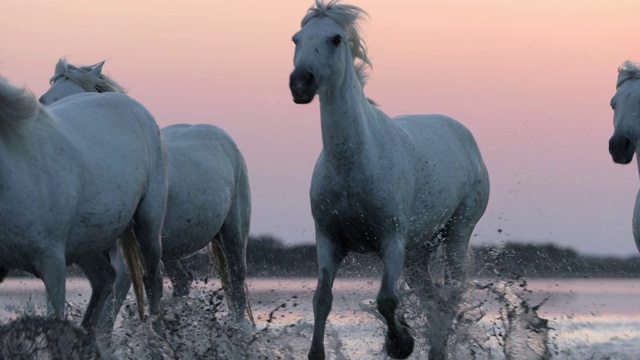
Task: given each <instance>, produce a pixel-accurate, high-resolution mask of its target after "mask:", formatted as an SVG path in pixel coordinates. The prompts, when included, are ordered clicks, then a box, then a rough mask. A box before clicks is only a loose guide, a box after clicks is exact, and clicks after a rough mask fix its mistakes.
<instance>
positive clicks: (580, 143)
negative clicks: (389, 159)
mask: <svg viewBox="0 0 640 360" xmlns="http://www.w3.org/2000/svg"><path fill="white" fill-rule="evenodd" d="M352 3H354V4H356V5H359V6H361V7H363V8H364V9H365V10H367V11H368V12H369V14H370V15H371V19H370V20H369V21H367V22H365V23H363V37H364V38H365V40H366V42H367V44H368V45H369V52H370V57H371V59H372V61H373V70H372V71H371V79H370V82H369V85H367V87H366V89H365V91H366V93H367V95H368V96H369V97H371V98H373V99H375V100H376V101H377V102H378V103H379V104H380V107H381V109H382V110H383V111H385V112H387V113H388V114H389V115H399V114H403V113H443V114H446V115H449V116H453V117H455V118H457V119H458V120H460V121H461V122H463V123H464V124H466V125H467V126H468V127H469V128H470V129H471V131H472V132H473V133H474V134H475V136H476V139H477V141H478V143H479V145H480V147H481V150H482V152H483V155H484V158H485V162H486V163H487V166H488V168H489V171H490V175H491V181H492V197H491V200H490V204H489V208H488V209H487V212H486V214H485V216H484V218H483V219H482V220H481V222H480V223H479V225H478V227H477V229H476V236H475V237H474V239H473V243H474V244H482V243H495V242H498V241H505V240H530V241H536V242H555V243H558V244H560V245H564V246H572V247H574V248H576V249H577V250H579V251H582V252H587V253H593V254H618V255H633V254H636V253H637V250H636V247H635V245H634V242H633V237H632V235H631V215H632V211H633V203H634V200H635V194H636V192H637V189H638V171H637V168H636V166H635V164H634V165H629V166H626V167H625V166H620V165H615V164H613V163H612V161H611V159H610V157H609V154H608V151H607V141H608V138H609V136H610V135H611V132H612V112H611V110H610V109H609V99H610V98H611V96H612V95H613V94H614V91H615V80H616V76H617V71H616V69H617V67H618V66H619V65H620V64H621V63H622V62H623V61H625V60H627V59H632V60H635V61H640V45H638V44H639V42H638V39H640V26H638V21H637V17H638V14H640V2H638V1H637V0H624V1H623V0H618V1H604V0H600V1H595V0H591V1H589V0H587V1H577V0H566V1H552V0H543V1H535V2H534V1H529V2H521V1H511V0H502V1H483V2H478V1H471V0H468V1H444V0H443V1H424V0H395V1H391V0H387V1H364V0H361V1H353V2H352ZM311 4H312V1H300V0H296V1H293V0H286V1H285V0H278V1H271V2H269V1H255V0H243V1H235V2H232V1H227V2H218V1H215V2H213V1H205V0H202V1H181V2H177V1H153V2H151V1H123V0H116V1H110V2H96V1H92V2H87V1H79V0H76V1H50V2H43V1H25V0H8V1H4V2H3V6H2V8H3V10H2V11H3V21H2V22H0V32H1V33H2V34H3V35H2V41H0V74H2V75H3V76H5V77H7V78H8V79H9V80H11V81H12V82H14V83H17V84H25V85H27V86H28V87H30V88H31V89H32V90H33V91H34V92H35V93H36V94H37V95H40V94H42V93H43V92H44V91H45V90H46V89H47V87H48V79H49V77H50V76H51V75H52V72H53V68H54V65H55V63H56V61H57V59H58V58H59V57H61V56H67V59H68V61H69V62H71V63H73V64H93V63H96V62H98V61H100V60H103V59H107V63H106V65H105V67H104V70H105V71H106V72H107V73H108V74H109V75H111V76H112V77H113V78H115V79H116V80H118V81H119V82H120V83H121V84H123V85H124V86H125V87H127V88H128V89H129V94H130V95H131V96H133V97H135V98H136V99H138V100H139V101H141V102H142V103H143V104H144V105H146V106H147V107H148V108H149V110H150V111H151V112H152V113H153V114H154V115H155V116H156V119H157V120H158V122H159V124H160V125H161V126H166V125H169V124H173V123H180V122H188V123H200V122H206V123H212V124H216V125H219V126H221V127H222V128H224V129H225V130H227V131H228V132H229V133H230V134H231V135H232V136H233V137H234V139H235V140H236V142H237V143H238V145H239V146H240V148H241V150H242V152H243V153H244V156H245V158H246V161H247V165H248V167H249V173H250V181H251V186H252V195H253V217H252V231H251V232H252V234H255V235H258V234H263V233H270V234H274V235H275V236H277V237H280V238H282V239H283V240H285V241H286V242H288V243H295V242H312V241H313V239H314V231H313V222H312V219H311V215H310V210H309V199H308V189H309V182H310V179H311V173H312V170H313V164H314V163H315V160H316V158H317V155H318V153H319V151H320V148H321V142H320V127H319V110H318V104H317V100H316V101H314V102H313V103H312V104H310V105H307V106H299V105H295V104H293V102H292V100H291V96H290V93H289V89H288V76H289V73H290V71H291V70H292V57H293V44H292V43H291V40H290V39H291V36H292V35H293V33H294V32H296V31H297V30H298V29H299V23H300V19H301V18H302V16H303V15H304V14H305V11H306V9H307V8H308V7H309V6H310V5H311ZM498 229H502V230H503V231H502V233H498V231H497V230H498Z"/></svg>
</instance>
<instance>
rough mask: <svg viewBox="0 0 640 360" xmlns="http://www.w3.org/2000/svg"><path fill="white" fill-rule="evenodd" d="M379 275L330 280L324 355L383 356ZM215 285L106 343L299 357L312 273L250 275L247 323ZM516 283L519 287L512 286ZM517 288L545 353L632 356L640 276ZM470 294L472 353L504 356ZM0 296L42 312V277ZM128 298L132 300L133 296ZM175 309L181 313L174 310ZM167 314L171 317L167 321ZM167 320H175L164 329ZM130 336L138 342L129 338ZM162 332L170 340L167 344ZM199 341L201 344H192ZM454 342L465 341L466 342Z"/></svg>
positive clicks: (122, 352) (126, 322) (11, 309)
mask: <svg viewBox="0 0 640 360" xmlns="http://www.w3.org/2000/svg"><path fill="white" fill-rule="evenodd" d="M378 284H379V280H378V279H337V280H336V283H335V285H334V302H333V310H332V312H331V314H330V315H329V322H328V325H327V337H326V340H325V344H326V346H327V351H328V358H329V359H386V358H387V357H386V356H385V354H384V353H383V351H382V346H383V341H384V325H383V322H382V321H381V320H380V317H379V316H378V315H377V314H376V312H375V303H374V300H373V299H375V296H376V292H377V288H378ZM219 288H220V284H219V283H218V282H216V281H213V282H208V283H207V284H205V283H204V282H202V281H200V282H196V283H194V285H193V289H192V295H191V296H190V298H189V299H187V300H179V299H172V298H171V297H170V289H169V287H168V286H165V297H164V298H163V305H164V308H165V309H167V314H166V317H165V320H163V321H164V322H162V324H163V325H162V327H163V329H162V330H156V331H162V332H163V335H166V336H165V340H158V339H155V338H153V337H149V334H153V330H151V326H150V324H149V323H151V321H147V322H145V323H141V322H140V321H139V320H138V319H137V318H135V316H133V314H128V315H127V312H126V310H123V311H122V312H121V316H120V319H119V322H118V325H117V328H116V332H115V334H114V341H113V347H112V349H111V350H112V352H113V353H115V354H116V355H117V358H119V359H120V358H122V359H127V358H135V359H144V358H154V357H153V356H151V355H149V354H148V353H146V352H145V351H143V350H140V351H138V352H137V353H135V352H133V351H132V350H131V349H132V348H133V347H135V346H141V347H143V348H144V347H145V346H146V347H148V344H149V343H150V342H153V341H160V343H155V344H156V347H158V348H159V347H161V346H162V344H161V342H162V341H164V342H165V345H166V346H167V347H168V348H170V349H168V350H167V354H168V355H167V356H166V357H164V358H167V359H169V358H185V357H182V356H179V355H180V354H179V353H180V352H181V351H182V352H187V350H184V349H188V350H189V351H190V352H189V354H190V355H189V357H188V358H230V356H235V355H239V357H238V358H248V359H254V358H255V359H258V358H264V359H277V358H283V359H302V358H306V353H307V351H308V347H309V344H310V337H311V333H312V307H311V298H312V296H313V291H314V289H315V280H314V279H250V280H249V291H250V299H251V304H252V308H253V314H254V317H255V319H256V325H255V327H251V326H250V325H242V326H241V325H232V324H230V323H227V322H226V317H225V315H226V307H225V305H224V301H222V299H221V297H220V296H217V297H211V296H210V295H209V294H211V293H212V292H213V291H215V290H219ZM514 290H523V289H521V288H519V287H518V286H517V285H514ZM525 290H527V291H524V292H522V291H521V292H520V294H521V295H522V296H524V298H525V299H526V300H527V303H528V304H530V305H531V306H535V305H537V304H539V303H541V302H543V301H544V300H545V299H546V301H545V302H544V304H543V305H541V306H540V308H539V310H538V315H539V316H540V317H542V318H546V319H548V320H549V327H550V328H551V330H550V332H549V348H550V351H551V354H552V358H554V359H640V301H639V299H640V281H636V280H629V279H583V280H546V279H545V280H530V281H528V283H527V285H526V289H525ZM472 293H473V297H474V299H475V301H476V303H480V304H482V309H483V310H484V311H486V315H485V316H484V317H483V318H482V319H480V320H479V321H477V322H475V323H474V324H472V325H471V327H472V329H467V330H468V331H470V332H471V333H473V336H475V337H476V338H477V339H480V340H479V341H481V342H483V343H482V344H481V345H482V346H483V347H484V350H483V352H482V353H479V354H477V355H476V357H475V358H476V359H504V358H505V355H504V352H503V349H502V347H501V343H500V339H499V337H498V336H495V335H494V332H495V331H497V333H500V330H504V329H503V328H502V327H503V324H502V323H501V320H500V313H499V311H500V307H499V303H498V302H497V301H496V300H495V298H494V296H492V295H490V294H488V293H487V292H486V291H481V290H475V291H473V292H472ZM89 294H90V289H89V287H88V283H87V282H86V281H85V280H84V279H69V281H68V282H67V301H68V303H69V307H70V317H71V318H72V320H74V321H75V322H77V323H79V321H80V318H79V315H80V314H81V311H83V310H84V306H85V302H86V301H87V300H88V299H89ZM0 303H1V304H2V305H1V306H0V319H1V320H2V321H3V322H6V321H9V320H11V319H15V318H17V317H18V316H19V315H21V314H25V313H30V314H33V313H35V314H42V313H44V311H45V306H44V304H45V296H44V286H43V285H42V283H41V282H40V281H39V280H37V279H15V278H14V279H7V280H6V281H5V282H3V283H2V284H0ZM127 303H128V304H133V300H132V298H129V299H128V300H127ZM212 307H215V309H212ZM176 314H179V315H180V316H179V319H178V318H176V316H177V315H176ZM166 319H173V320H172V322H169V321H167V320H166ZM176 319H177V320H176ZM407 320H408V322H409V324H410V325H412V326H414V329H416V330H418V329H420V324H417V323H412V321H415V320H416V319H412V318H411V317H410V318H408V319H407ZM171 324H173V325H171ZM171 326H173V327H175V329H168V328H167V327H171ZM195 332H197V334H196V333H195ZM169 333H171V334H170V336H169V335H168V334H169ZM131 336H133V338H134V340H132V339H131V338H130V337H131ZM135 338H139V341H138V342H136V341H135ZM166 339H168V340H170V341H171V342H172V344H168V340H166ZM181 341H182V342H184V343H183V344H182V345H181V346H177V345H176V343H178V342H181ZM235 343H238V344H239V345H236V344H235ZM158 344H159V345H158ZM198 346H199V347H200V348H201V349H199V350H198V349H195V348H196V347H198ZM459 346H461V347H464V344H462V345H459ZM213 348H217V350H216V349H213ZM180 349H182V350H180ZM426 350H427V344H426V341H425V340H424V339H423V338H420V337H419V336H418V338H417V343H416V349H415V351H414V354H413V355H412V356H411V357H410V358H409V359H424V358H426ZM198 351H200V353H198ZM207 351H208V353H207ZM216 351H217V352H216ZM176 352H178V354H176ZM203 354H209V355H203ZM212 354H213V355H212ZM215 354H217V355H215ZM233 354H235V355H233ZM459 356H461V355H459ZM511 356H512V358H514V359H527V357H518V354H511ZM469 358H473V357H469Z"/></svg>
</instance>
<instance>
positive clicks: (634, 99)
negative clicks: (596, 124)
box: [609, 61, 640, 251]
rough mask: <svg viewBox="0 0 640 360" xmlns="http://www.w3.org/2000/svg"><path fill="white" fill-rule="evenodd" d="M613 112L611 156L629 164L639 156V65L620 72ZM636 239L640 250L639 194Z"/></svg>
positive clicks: (639, 196) (627, 65) (627, 64)
mask: <svg viewBox="0 0 640 360" xmlns="http://www.w3.org/2000/svg"><path fill="white" fill-rule="evenodd" d="M611 108H612V109H613V128H614V130H613V135H612V136H611V139H609V153H610V154H611V157H612V158H613V161H614V162H616V163H618V164H628V163H630V162H631V160H633V155H634V154H636V160H637V161H638V169H639V171H640V158H639V157H638V149H640V147H639V146H638V141H640V64H637V63H633V62H631V61H626V62H625V63H624V64H623V65H622V66H621V67H620V68H619V69H618V81H617V83H616V94H615V95H614V96H613V98H612V99H611ZM633 237H634V239H635V241H636V247H637V248H638V250H639V251H640V191H638V194H637V195H636V206H635V210H634V212H633Z"/></svg>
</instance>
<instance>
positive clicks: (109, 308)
mask: <svg viewBox="0 0 640 360" xmlns="http://www.w3.org/2000/svg"><path fill="white" fill-rule="evenodd" d="M125 231H131V230H129V229H127V230H125ZM125 236H126V235H125ZM109 260H110V262H111V266H112V268H113V269H115V281H114V282H113V287H112V291H110V293H109V296H108V297H107V300H105V305H104V309H103V311H102V315H101V317H100V321H99V322H98V325H97V326H96V335H98V336H99V337H103V338H107V339H110V337H111V332H112V331H113V327H114V324H115V321H116V318H117V317H118V313H119V312H120V308H121V307H122V304H123V303H124V300H125V299H126V297H127V294H128V293H129V289H130V288H131V277H130V275H129V273H128V272H127V268H126V265H125V262H124V258H123V256H122V254H121V252H120V251H119V250H118V248H117V247H113V248H112V249H111V250H110V251H109ZM136 301H140V300H137V299H136Z"/></svg>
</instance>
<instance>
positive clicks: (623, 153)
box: [609, 135, 636, 164]
mask: <svg viewBox="0 0 640 360" xmlns="http://www.w3.org/2000/svg"><path fill="white" fill-rule="evenodd" d="M635 150H636V149H635V146H634V144H633V142H631V140H629V138H628V137H626V136H622V135H613V136H612V137H611V139H609V154H611V158H612V159H613V162H615V163H616V164H628V163H630V162H631V160H633V154H634V153H635Z"/></svg>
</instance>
